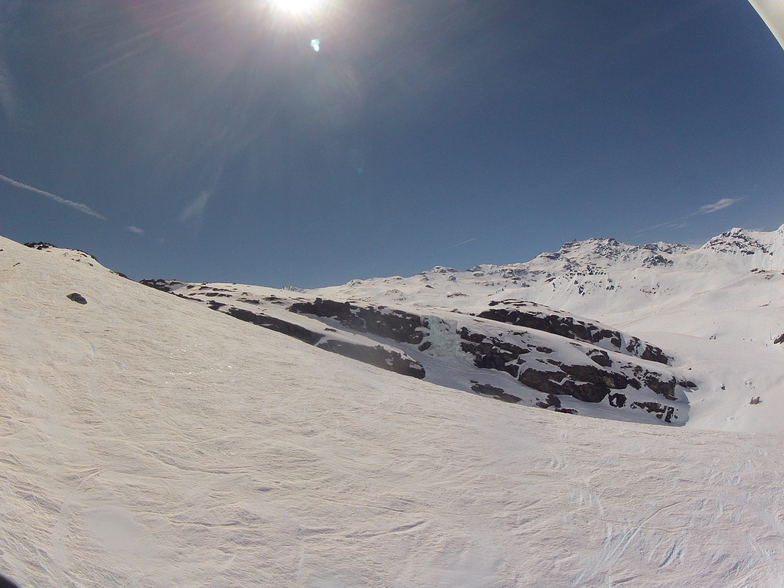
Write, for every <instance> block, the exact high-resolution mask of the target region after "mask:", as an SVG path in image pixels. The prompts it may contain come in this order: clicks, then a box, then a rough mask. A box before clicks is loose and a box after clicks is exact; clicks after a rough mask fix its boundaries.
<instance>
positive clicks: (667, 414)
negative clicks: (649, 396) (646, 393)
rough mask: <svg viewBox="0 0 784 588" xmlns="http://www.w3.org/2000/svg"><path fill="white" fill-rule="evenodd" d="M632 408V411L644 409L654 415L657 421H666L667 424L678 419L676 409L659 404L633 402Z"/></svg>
mask: <svg viewBox="0 0 784 588" xmlns="http://www.w3.org/2000/svg"><path fill="white" fill-rule="evenodd" d="M630 406H631V408H632V409H635V408H642V409H644V410H647V411H648V412H650V413H654V414H655V415H656V418H657V419H659V420H664V422H665V423H671V422H672V419H677V418H678V415H676V414H675V408H674V407H672V406H665V405H663V404H659V403H658V402H632V403H631V405H630Z"/></svg>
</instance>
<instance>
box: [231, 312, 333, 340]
mask: <svg viewBox="0 0 784 588" xmlns="http://www.w3.org/2000/svg"><path fill="white" fill-rule="evenodd" d="M222 312H225V313H226V314H228V315H229V316H233V317H234V318H236V319H240V320H241V321H245V322H246V323H253V324H254V325H258V326H260V327H264V328H265V329H270V330H271V331H275V332H277V333H282V334H284V335H288V336H289V337H294V338H295V339H298V340H299V341H303V342H304V343H308V344H309V345H316V344H317V343H318V342H319V341H321V339H322V338H323V337H324V335H323V334H322V333H314V332H313V331H311V330H309V329H306V328H305V327H301V326H299V325H295V324H293V323H288V322H286V321H283V320H280V319H279V318H275V317H271V316H267V315H265V314H263V313H255V312H251V311H250V310H245V309H244V308H236V307H234V306H230V307H229V308H228V309H226V310H225V311H222Z"/></svg>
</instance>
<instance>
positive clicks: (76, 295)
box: [66, 292, 87, 304]
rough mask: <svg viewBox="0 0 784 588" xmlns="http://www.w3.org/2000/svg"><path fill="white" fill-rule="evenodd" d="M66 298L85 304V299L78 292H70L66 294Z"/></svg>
mask: <svg viewBox="0 0 784 588" xmlns="http://www.w3.org/2000/svg"><path fill="white" fill-rule="evenodd" d="M66 298H68V300H73V301H74V302H78V303H79V304H87V299H86V298H85V297H84V296H82V295H81V294H79V293H78V292H72V293H71V294H68V295H67V296H66Z"/></svg>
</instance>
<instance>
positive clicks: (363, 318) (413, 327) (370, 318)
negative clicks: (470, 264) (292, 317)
mask: <svg viewBox="0 0 784 588" xmlns="http://www.w3.org/2000/svg"><path fill="white" fill-rule="evenodd" d="M289 311H291V312H296V313H299V314H310V315H313V316H317V317H321V318H331V319H335V320H336V321H338V322H339V323H340V324H341V325H343V326H345V327H348V328H349V329H352V330H354V331H357V332H359V333H370V334H372V335H378V336H379V337H385V338H387V339H392V340H393V341H397V342H398V343H410V344H412V345H419V344H420V343H422V340H423V338H424V335H423V333H422V328H421V327H422V321H421V319H420V317H419V316H417V315H415V314H410V313H407V312H402V311H400V310H392V309H380V308H375V307H373V306H367V307H364V306H356V305H353V304H351V303H349V302H335V301H334V300H324V299H322V298H316V300H314V301H313V302H296V303H294V304H292V305H291V306H290V307H289Z"/></svg>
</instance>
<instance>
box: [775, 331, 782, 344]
mask: <svg viewBox="0 0 784 588" xmlns="http://www.w3.org/2000/svg"><path fill="white" fill-rule="evenodd" d="M782 343H784V333H782V334H781V335H779V336H778V337H776V340H775V341H773V344H774V345H780V344H782Z"/></svg>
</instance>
